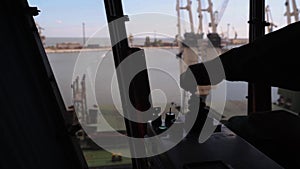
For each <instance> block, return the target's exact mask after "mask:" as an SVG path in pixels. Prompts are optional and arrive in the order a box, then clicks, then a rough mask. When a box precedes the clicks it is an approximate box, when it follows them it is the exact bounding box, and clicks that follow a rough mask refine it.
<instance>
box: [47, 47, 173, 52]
mask: <svg viewBox="0 0 300 169" xmlns="http://www.w3.org/2000/svg"><path fill="white" fill-rule="evenodd" d="M139 48H142V49H153V48H154V49H178V47H177V46H158V47H139ZM108 50H111V47H103V48H82V49H50V48H46V49H45V51H46V53H78V52H96V51H108Z"/></svg>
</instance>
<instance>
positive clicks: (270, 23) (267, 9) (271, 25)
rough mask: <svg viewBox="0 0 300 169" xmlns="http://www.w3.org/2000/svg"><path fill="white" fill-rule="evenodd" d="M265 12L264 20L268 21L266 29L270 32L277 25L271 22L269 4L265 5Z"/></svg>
mask: <svg viewBox="0 0 300 169" xmlns="http://www.w3.org/2000/svg"><path fill="white" fill-rule="evenodd" d="M265 14H266V20H267V22H268V24H269V25H268V27H267V30H268V33H270V32H272V31H273V28H274V27H275V28H276V27H277V25H276V24H274V22H273V18H272V14H271V9H270V6H269V5H267V6H266V8H265Z"/></svg>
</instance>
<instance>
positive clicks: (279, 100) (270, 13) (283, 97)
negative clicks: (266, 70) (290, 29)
mask: <svg viewBox="0 0 300 169" xmlns="http://www.w3.org/2000/svg"><path fill="white" fill-rule="evenodd" d="M299 5H300V4H299V2H298V1H296V0H290V1H284V2H280V3H279V2H277V1H271V0H267V1H266V20H267V21H268V22H270V26H269V27H267V28H266V33H270V32H272V31H276V30H278V29H280V28H283V27H285V26H287V25H289V24H291V23H294V22H296V21H298V20H297V18H298V17H299V16H298V15H299V14H298V13H297V12H294V11H298V8H299V7H298V6H299ZM299 98H300V93H299V92H295V91H291V90H286V89H281V88H277V87H273V88H272V103H273V109H274V110H278V109H284V110H287V111H289V112H291V113H294V114H299V112H300V105H299V104H298V103H299Z"/></svg>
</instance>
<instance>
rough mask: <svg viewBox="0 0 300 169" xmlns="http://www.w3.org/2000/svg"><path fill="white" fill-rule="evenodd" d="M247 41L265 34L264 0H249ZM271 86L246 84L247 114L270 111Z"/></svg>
mask: <svg viewBox="0 0 300 169" xmlns="http://www.w3.org/2000/svg"><path fill="white" fill-rule="evenodd" d="M249 16H250V20H249V24H250V25H249V26H250V27H249V42H250V43H251V42H253V41H255V40H256V39H257V38H259V37H261V36H263V35H264V34H265V26H266V22H265V1H264V0H250V15H249ZM271 102H272V100H271V86H269V85H266V84H263V83H249V84H248V114H250V113H253V112H258V111H270V110H271V108H272V105H271Z"/></svg>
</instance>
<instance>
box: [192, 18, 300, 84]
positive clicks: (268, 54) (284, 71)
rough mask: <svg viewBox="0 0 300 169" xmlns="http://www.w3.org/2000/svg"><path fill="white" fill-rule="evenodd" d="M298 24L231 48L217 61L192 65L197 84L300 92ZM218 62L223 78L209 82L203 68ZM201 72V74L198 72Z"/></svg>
mask: <svg viewBox="0 0 300 169" xmlns="http://www.w3.org/2000/svg"><path fill="white" fill-rule="evenodd" d="M299 40H300V22H296V23H293V24H290V25H288V26H286V27H284V28H281V29H279V30H277V31H274V32H272V33H269V34H267V35H265V36H263V37H261V38H259V39H257V40H255V41H254V42H252V43H249V44H246V45H243V46H241V47H238V48H234V49H231V50H229V51H227V52H225V53H223V54H221V55H220V56H219V57H218V58H215V59H213V60H211V61H208V62H205V63H199V64H195V65H191V66H190V67H189V68H190V69H191V71H192V72H193V74H194V76H195V78H196V80H197V83H198V85H209V84H213V85H215V84H217V83H219V82H221V81H222V80H224V79H225V80H228V81H245V82H263V83H266V84H269V85H271V86H274V87H281V88H285V89H290V90H300V78H299V77H300V76H299V73H300V71H299V68H300V62H298V60H299V59H298V58H300V43H299ZM220 60H221V63H222V65H223V68H224V72H225V76H219V75H217V74H216V75H214V76H216V77H217V78H214V80H213V81H210V80H209V76H208V73H207V71H205V70H206V69H205V67H206V65H218V64H215V63H216V62H219V61H220ZM200 72H201V73H200Z"/></svg>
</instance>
